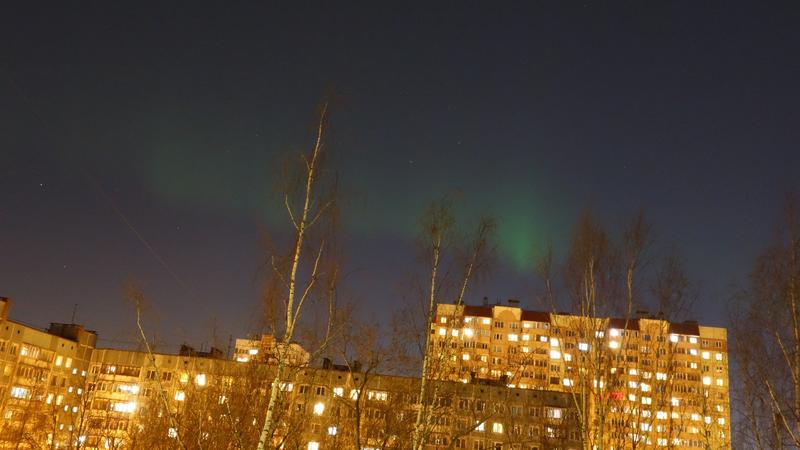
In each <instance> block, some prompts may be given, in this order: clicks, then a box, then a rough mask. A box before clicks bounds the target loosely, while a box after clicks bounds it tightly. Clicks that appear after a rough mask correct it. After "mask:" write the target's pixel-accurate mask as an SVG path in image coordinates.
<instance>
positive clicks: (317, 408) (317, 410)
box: [314, 402, 325, 416]
mask: <svg viewBox="0 0 800 450" xmlns="http://www.w3.org/2000/svg"><path fill="white" fill-rule="evenodd" d="M324 412H325V403H322V402H318V403H315V404H314V414H316V415H318V416H321V415H322V413H324Z"/></svg>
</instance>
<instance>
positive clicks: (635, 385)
mask: <svg viewBox="0 0 800 450" xmlns="http://www.w3.org/2000/svg"><path fill="white" fill-rule="evenodd" d="M628 387H629V388H631V389H636V388H637V387H639V383H637V382H635V381H628Z"/></svg>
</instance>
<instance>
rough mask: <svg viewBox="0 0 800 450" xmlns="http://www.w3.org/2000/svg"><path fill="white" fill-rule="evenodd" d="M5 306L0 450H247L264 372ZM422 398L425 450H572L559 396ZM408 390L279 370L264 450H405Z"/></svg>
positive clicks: (386, 381) (442, 387) (412, 384)
mask: <svg viewBox="0 0 800 450" xmlns="http://www.w3.org/2000/svg"><path fill="white" fill-rule="evenodd" d="M9 304H10V302H9V301H8V300H7V299H0V306H2V310H0V312H1V313H2V315H1V316H0V350H2V351H0V362H2V364H3V366H2V369H3V372H2V373H3V376H2V378H1V379H0V383H2V384H0V388H2V405H1V409H0V411H2V414H3V416H2V421H0V448H14V449H34V448H37V449H38V448H48V449H51V448H52V449H55V448H59V449H78V448H81V449H174V448H180V445H179V443H178V442H179V441H180V442H182V443H183V446H184V447H185V448H188V449H195V448H204V449H208V448H213V449H235V448H242V449H244V448H247V449H250V448H255V447H256V445H257V440H258V437H259V434H260V432H261V424H262V423H263V420H264V413H265V411H266V407H267V403H268V393H269V391H270V386H271V381H272V380H273V378H274V373H275V372H274V370H275V366H274V365H271V364H269V363H268V361H266V362H267V363H264V364H259V363H254V361H253V360H248V361H246V362H245V361H237V356H234V358H233V359H225V358H223V357H222V354H221V352H219V351H215V350H213V349H212V350H211V351H209V352H196V351H194V350H193V349H191V348H190V347H186V346H183V347H182V348H181V351H180V352H179V353H177V354H162V353H157V354H149V353H146V352H141V351H132V350H122V349H109V348H96V339H97V336H96V334H95V333H94V332H91V331H87V330H85V329H84V328H83V327H82V326H79V325H72V324H69V325H67V324H51V326H50V327H49V328H48V330H46V331H42V330H37V329H35V328H33V327H30V326H26V325H24V324H20V323H17V322H13V321H10V320H8V317H7V316H8V308H9ZM258 348H259V349H261V348H262V347H261V343H260V342H259V347H258ZM237 354H238V355H240V356H241V354H243V353H242V352H239V353H237ZM244 354H248V355H253V354H252V353H250V350H249V349H247V350H246V353H244ZM305 361H306V362H307V359H306V360H305ZM351 366H352V367H358V366H359V365H358V364H352V365H351ZM434 386H435V389H434V390H435V391H436V392H437V394H436V396H435V401H434V402H433V403H434V404H433V405H432V406H431V411H432V412H431V418H430V420H429V423H428V425H429V426H427V427H426V430H425V433H426V438H427V442H428V444H429V445H428V446H427V448H430V449H447V448H455V449H472V450H483V449H517V450H545V449H561V450H572V449H578V448H580V447H581V443H580V434H579V432H578V428H577V417H578V413H577V410H576V408H575V406H574V403H573V402H572V401H571V398H570V396H569V395H568V394H567V393H564V392H555V391H552V390H537V389H519V388H509V387H508V386H506V385H504V384H501V383H497V382H494V381H489V380H484V381H480V382H475V383H467V384H465V383H461V382H452V381H446V380H441V381H435V383H434ZM418 392H419V379H416V378H408V377H399V376H388V375H378V374H372V373H369V372H362V371H359V370H358V369H352V370H348V369H343V368H342V367H341V366H335V365H331V364H328V365H326V367H324V368H312V367H308V366H307V365H305V364H298V365H295V366H292V367H291V368H290V370H289V371H288V373H287V375H286V377H285V381H284V382H282V383H281V386H280V395H279V404H278V408H277V414H276V423H277V424H278V425H277V427H276V430H275V432H274V433H273V435H272V436H271V438H272V439H271V440H272V444H273V446H274V448H282V449H287V450H288V449H302V450H327V449H345V448H347V449H351V448H362V449H365V450H377V449H406V448H409V447H410V444H411V436H412V431H413V426H414V423H415V419H416V403H417V395H418Z"/></svg>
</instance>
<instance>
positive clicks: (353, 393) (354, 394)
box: [350, 389, 361, 400]
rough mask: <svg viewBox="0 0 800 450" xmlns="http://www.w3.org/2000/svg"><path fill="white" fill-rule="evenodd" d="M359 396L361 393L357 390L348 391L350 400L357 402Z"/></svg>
mask: <svg viewBox="0 0 800 450" xmlns="http://www.w3.org/2000/svg"><path fill="white" fill-rule="evenodd" d="M359 395H361V391H360V390H359V389H351V390H350V400H358V396H359Z"/></svg>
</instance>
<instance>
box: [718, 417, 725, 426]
mask: <svg viewBox="0 0 800 450" xmlns="http://www.w3.org/2000/svg"><path fill="white" fill-rule="evenodd" d="M717 423H718V424H720V425H725V418H724V417H720V418H718V419H717Z"/></svg>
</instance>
